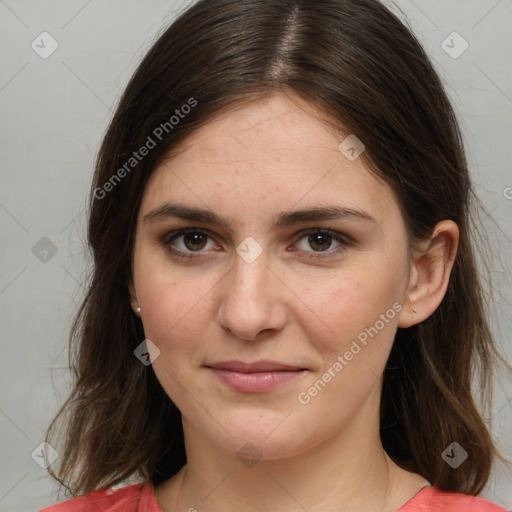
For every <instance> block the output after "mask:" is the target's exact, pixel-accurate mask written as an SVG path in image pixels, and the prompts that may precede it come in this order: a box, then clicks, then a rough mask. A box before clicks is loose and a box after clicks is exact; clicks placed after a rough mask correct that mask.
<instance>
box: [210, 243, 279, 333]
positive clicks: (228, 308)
mask: <svg viewBox="0 0 512 512" xmlns="http://www.w3.org/2000/svg"><path fill="white" fill-rule="evenodd" d="M234 258H235V261H234V264H233V267H232V268H231V270H230V271H229V272H228V274H227V275H226V277H225V278H224V279H223V280H222V285H221V287H220V290H219V291H220V293H221V299H220V306H219V309H218V313H217V320H218V323H219V325H220V326H221V327H223V328H224V329H228V330H229V331H231V332H232V333H233V334H234V335H236V336H237V337H238V338H241V339H244V340H248V341H252V340H257V339H260V338H261V333H263V332H267V333H268V332H271V331H279V330H281V329H282V328H283V327H284V325H285V324H286V319H287V312H286V307H285V303H284V301H285V293H286V292H285V290H286V286H285V285H284V284H283V282H282V281H281V280H280V279H279V278H278V277H277V276H276V274H275V271H272V270H271V268H269V261H268V258H267V255H266V254H265V251H264V252H263V254H261V255H260V256H259V257H258V258H257V259H256V261H253V262H252V263H248V262H247V261H245V260H244V259H243V258H241V257H240V256H239V255H238V254H237V255H235V257H234Z"/></svg>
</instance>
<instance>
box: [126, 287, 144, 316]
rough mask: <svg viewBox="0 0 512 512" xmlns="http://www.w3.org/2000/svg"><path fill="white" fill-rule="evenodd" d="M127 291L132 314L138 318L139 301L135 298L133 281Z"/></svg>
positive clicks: (135, 292) (139, 310)
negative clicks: (128, 291)
mask: <svg viewBox="0 0 512 512" xmlns="http://www.w3.org/2000/svg"><path fill="white" fill-rule="evenodd" d="M129 290H130V304H131V306H132V309H133V312H134V313H135V314H136V315H137V316H139V317H140V312H141V309H140V304H139V299H138V298H137V291H136V290H135V285H134V284H133V281H132V282H130V284H129Z"/></svg>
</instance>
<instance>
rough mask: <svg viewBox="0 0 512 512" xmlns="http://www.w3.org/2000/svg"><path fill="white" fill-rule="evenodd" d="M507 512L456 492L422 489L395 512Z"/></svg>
mask: <svg viewBox="0 0 512 512" xmlns="http://www.w3.org/2000/svg"><path fill="white" fill-rule="evenodd" d="M433 511H435V512H507V509H505V508H503V507H499V506H498V505H495V504H494V503H491V502H490V501H487V500H485V499H483V498H478V497H476V496H468V495H466V494H462V493H458V492H443V491H439V490H438V489H436V488H435V487H424V488H423V489H421V491H420V492H418V494H416V496H414V498H412V499H411V500H410V501H408V502H407V503H406V504H405V505H404V506H403V507H401V508H400V509H399V510H398V511H397V512H433Z"/></svg>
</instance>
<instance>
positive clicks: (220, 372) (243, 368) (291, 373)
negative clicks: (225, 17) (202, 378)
mask: <svg viewBox="0 0 512 512" xmlns="http://www.w3.org/2000/svg"><path fill="white" fill-rule="evenodd" d="M207 368H209V369H210V370H211V371H212V372H213V374H214V375H215V376H216V377H217V378H218V379H219V380H220V381H221V382H222V383H223V384H225V385H227V386H229V387H231V388H232V389H235V390H236V391H240V392H245V393H261V392H264V391H270V390H272V389H274V388H276V387H278V386H281V385H283V384H285V383H288V382H290V381H292V380H294V379H296V378H298V377H300V376H301V375H303V374H304V373H305V372H306V371H307V369H306V368H303V367H299V366H290V365H287V364H283V363H279V362H276V361H256V362H254V363H244V362H242V361H222V362H218V363H213V364H210V365H208V366H207Z"/></svg>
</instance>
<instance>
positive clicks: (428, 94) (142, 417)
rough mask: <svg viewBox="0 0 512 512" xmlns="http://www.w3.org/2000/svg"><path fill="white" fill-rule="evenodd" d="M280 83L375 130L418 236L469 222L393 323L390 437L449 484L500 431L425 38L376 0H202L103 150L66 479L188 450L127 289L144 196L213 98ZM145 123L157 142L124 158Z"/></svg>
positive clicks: (369, 157)
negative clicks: (491, 412) (438, 272)
mask: <svg viewBox="0 0 512 512" xmlns="http://www.w3.org/2000/svg"><path fill="white" fill-rule="evenodd" d="M279 92H282V93H287V94H290V95H296V96H298V97H301V98H303V99H305V100H307V101H308V102H309V103H310V104H312V105H314V106H315V107H316V108H317V109H318V112H319V113H321V114H322V116H323V117H324V118H325V119H326V120H328V121H329V122H331V123H333V125H336V126H338V127H340V128H342V129H343V130H345V131H346V132H347V133H352V134H355V135H356V136H357V137H358V138H359V139H360V140H361V141H363V142H364V144H365V146H366V151H365V152H364V153H363V155H362V158H364V159H365V162H366V163H367V165H368V166H370V168H371V169H372V170H373V171H374V172H375V173H376V174H378V175H379V176H381V177H383V178H384V179H385V180H386V182H387V183H388V184H389V185H390V187H391V188H392V189H393V191H394V192H395V194H396V197H397V199H398V201H399V203H400V206H401V208H402V211H403V214H404V218H405V221H406V224H407V228H408V230H409V233H410V237H411V240H420V239H423V238H425V237H427V236H428V235H429V234H431V232H432V229H433V227H434V226H435V224H436V223H437V222H439V221H441V220H443V219H451V220H453V221H454V222H456V223H457V224H458V226H459V229H460V245H459V251H458V254H457V257H456V260H455V264H454V268H453V272H452V275H451V279H450V284H449V287H448V290H447V292H446V296H445V298H444V300H443V301H442V303H441V305H440V306H439V308H438V309H437V310H436V312H435V313H434V314H433V315H432V316H431V317H430V318H428V319H427V320H425V321H423V322H421V323H420V324H419V325H415V326H413V327H410V328H407V329H399V330H398V333H397V335H396V338H395V343H394V346H393V349H392V352H391V355H390V358H389V362H388V365H387V367H386V370H385V373H384V377H383V391H382V399H381V437H382V442H383V445H384V448H385V449H386V451H387V452H388V454H389V455H390V456H391V457H392V458H393V459H394V460H395V462H396V463H397V464H398V465H400V466H401V467H403V468H406V469H410V470H412V471H415V472H417V473H420V474H421V475H423V476H424V477H425V478H427V479H428V480H429V481H430V482H431V483H432V484H433V485H435V486H436V487H438V488H439V489H441V490H448V491H460V492H465V493H478V492H480V491H481V490H482V488H483V486H484V485H485V483H486V481H487V479H488V477H489V473H490V469H491V462H492V457H493V454H494V453H495V448H494V445H493V442H492V440H491V437H490V434H489V432H488V429H487V427H486V424H485V423H484V421H483V419H482V417H481V414H480V412H479V410H478V409H477V407H476V405H475V401H474V399H473V394H472V389H471V384H472V378H473V376H474V373H475V372H478V373H477V374H478V376H479V377H480V380H479V384H480V390H482V391H484V392H486V391H489V392H490V389H491V387H490V384H491V368H492V363H493V361H494V360H495V359H496V360H497V358H498V357H499V356H498V354H497V353H496V350H495V346H494V344H493V340H492V336H491V333H490V330H489V327H488V323H487V320H486V313H485V307H484V305H485V304H484V296H485V295H484V293H483V290H482V289H481V286H480V284H479V277H478V274H477V269H476V264H475V258H474V253H473V248H472V247H473V243H472V240H471V237H472V236H473V235H474V234H475V232H476V231H475V228H474V227H473V224H472V220H471V219H472V217H471V215H470V212H471V208H472V204H473V203H474V199H475V198H474V193H473V189H472V185H471V182H470V177H469V173H468V168H467V163H466V159H465V154H464V149H463V144H462V138H461V134H460V131H459V127H458V124H457V121H456V118H455V115H454V112H453V110H452V107H451V105H450V102H449V100H448V98H447V95H446V93H445V91H444V89H443V85H442V83H441V82H440V79H439V77H438V75H437V74H436V72H435V70H434V68H433V66H432V64H431V62H430V61H429V59H428V57H427V55H426V54H425V52H424V50H423V49H422V47H421V45H420V44H419V42H418V41H417V39H416V38H415V36H414V35H413V34H412V33H411V31H410V30H409V29H408V28H407V27H406V26H405V25H404V24H403V23H402V22H401V21H400V20H399V18H398V17H397V16H395V15H394V14H392V13H391V12H390V11H388V10H387V9H386V8H385V7H384V6H383V5H382V4H381V3H379V2H378V1H376V0H315V1H308V0H258V1H256V2H255V1H254V0H201V1H199V2H198V3H196V4H195V5H193V6H192V7H191V8H189V9H188V10H187V11H185V12H184V13H183V14H182V15H181V16H180V17H179V18H178V19H177V20H176V21H175V22H174V23H172V25H171V26H170V27H169V28H168V29H167V30H166V31H165V32H164V33H163V34H162V35H161V36H160V37H159V39H158V40H157V41H156V43H155V44H154V45H153V47H152V48H151V50H150V51H149V53H148V54H147V55H146V56H145V58H144V59H143V61H142V62H141V64H140V65H139V67H138V69H137V70H136V72H135V74H134V76H133V77H132V79H131V81H130V83H129V84H128V86H127V88H126V90H125V92H124V95H123V96H122V98H121V100H120V103H119V105H118V107H117V110H116V112H115V114H114V116H113V119H112V121H111V124H110V126H109V128H108V131H107V133H106V135H105V138H104V141H103V144H102V146H101V149H100V151H99V155H98V160H97V165H96V171H95V175H94V183H93V187H92V193H91V199H90V200H91V204H90V216H89V228H88V229H89V231H88V241H89V244H90V247H91V248H92V253H93V257H94V271H93V275H92V276H91V280H90V283H89V286H88V291H87V295H86V297H85V299H84V301H83V303H82V305H81V307H80V309H79V312H78V315H77V318H76V320H75V323H74V326H73V329H72V333H71V337H70V364H71V369H72V373H73V377H74V379H75V383H74V388H73V389H72V391H71V394H70V396H69V398H68V399H67V401H66V402H65V403H64V405H63V406H62V408H61V409H60V411H59V412H58V414H57V416H56V418H55V419H54V420H53V421H52V423H51V425H50V427H49V429H48V433H47V441H48V442H49V443H50V444H52V445H54V443H53V440H52V436H55V435H57V436H59V435H60V434H62V435H61V436H60V442H62V448H61V449H59V450H58V451H59V453H60V458H59V459H58V464H59V466H58V467H57V465H55V466H52V467H50V468H49V471H50V473H51V475H52V476H53V477H54V478H56V479H57V480H59V482H60V483H61V484H62V485H64V487H66V488H67V489H68V491H70V492H71V494H72V495H78V494H82V493H89V492H92V491H94V490H97V489H99V488H104V487H107V486H111V485H114V484H118V483H121V482H122V481H124V480H125V479H126V478H127V477H129V476H131V475H133V474H134V473H137V472H139V473H140V474H141V475H142V477H143V478H144V479H145V480H147V481H149V480H151V481H152V482H153V483H154V484H155V485H157V484H158V483H160V482H162V481H164V480H166V479H168V478H170V477H171V476H172V475H173V474H175V473H176V472H177V471H178V470H179V469H180V468H181V467H182V466H183V465H184V464H185V463H186V454H185V450H184V442H183V432H182V426H181V416H180V412H179V411H178V410H177V408H176V407H175V405H174V404H173V403H172V401H171V400H170V399H169V397H168V396H167V395H166V393H165V392H164V390H163V389H162V387H161V385H160V383H159V382H158V380H157V378H156V376H155V374H154V372H153V369H152V367H151V366H145V365H143V364H141V362H140V361H139V360H138V359H137V358H136V357H135V356H134V349H135V348H136V347H137V346H138V345H139V344H140V343H141V341H142V340H143V339H144V331H143V328H142V324H141V321H140V319H139V318H138V317H137V316H136V315H134V314H133V312H132V310H131V307H130V296H129V290H128V284H129V282H130V279H131V261H132V250H133V245H134V232H135V225H136V220H137V215H138V210H139V206H140V203H141V198H142V195H143V193H144V188H145V184H146V182H147V180H148V177H149V175H150V173H151V172H152V170H153V169H155V167H156V166H157V165H158V163H159V162H161V161H162V159H163V158H167V157H168V156H169V154H170V151H172V150H174V149H175V148H178V147H179V146H178V144H179V143H180V142H181V141H184V140H185V139H186V138H187V136H188V135H190V134H191V133H192V132H194V131H195V130H197V129H198V127H200V126H202V125H204V124H205V123H207V122H208V120H209V119H211V118H212V116H213V115H215V114H218V113H220V112H222V111H227V110H229V108H231V107H233V106H235V105H240V104H243V102H250V101H252V100H254V99H255V98H258V97H262V96H265V95H271V94H275V93H279ZM184 105H188V106H189V107H190V108H186V109H185V108H183V106H184ZM178 112H179V113H181V114H182V115H179V120H178V122H176V119H177V117H176V116H178ZM172 116H175V119H174V120H171V117H172ZM158 128H160V130H158ZM156 134H158V136H157V135H156ZM150 139H151V140H152V142H153V143H154V147H152V148H151V150H150V151H149V152H148V153H147V154H146V156H144V157H143V158H142V157H141V158H140V159H136V160H134V161H132V160H130V159H131V158H132V157H133V154H134V151H138V150H139V148H141V147H143V146H148V145H149V143H148V141H149V140H150ZM133 158H134V157H133ZM127 162H130V163H129V165H127ZM121 169H124V171H125V172H122V171H121ZM108 183H110V185H108ZM484 395H485V393H484ZM485 396H487V395H485ZM489 397H490V395H489V396H488V398H489ZM59 426H60V427H61V429H60V430H59V428H58V427H59ZM453 441H456V442H458V443H459V444H460V445H461V446H462V447H463V448H464V449H465V450H466V451H467V452H469V453H470V457H469V458H468V460H467V461H466V462H465V463H464V464H463V465H462V466H460V467H459V468H458V469H457V470H453V469H452V468H451V467H450V466H449V465H448V464H447V463H446V462H445V461H444V460H443V459H442V457H441V454H442V452H443V450H444V449H445V448H446V447H447V446H448V445H449V444H450V443H452V442H453ZM54 446H55V445H54Z"/></svg>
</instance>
